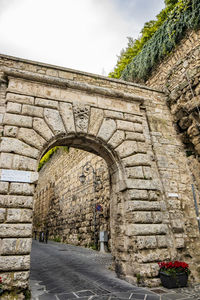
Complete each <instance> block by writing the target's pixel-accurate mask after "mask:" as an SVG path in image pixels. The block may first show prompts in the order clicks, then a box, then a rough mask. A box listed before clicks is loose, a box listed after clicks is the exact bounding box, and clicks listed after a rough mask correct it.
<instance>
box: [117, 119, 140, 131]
mask: <svg viewBox="0 0 200 300" xmlns="http://www.w3.org/2000/svg"><path fill="white" fill-rule="evenodd" d="M116 122H117V129H120V130H126V131H135V124H134V123H132V122H129V121H123V120H117V121H116Z"/></svg>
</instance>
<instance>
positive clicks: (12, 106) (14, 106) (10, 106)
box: [6, 102, 22, 114]
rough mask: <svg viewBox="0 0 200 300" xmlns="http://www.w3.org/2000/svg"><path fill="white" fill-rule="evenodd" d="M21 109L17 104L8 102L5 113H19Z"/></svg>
mask: <svg viewBox="0 0 200 300" xmlns="http://www.w3.org/2000/svg"><path fill="white" fill-rule="evenodd" d="M21 109H22V105H21V104H19V103H14V102H8V103H7V108H6V111H7V112H10V113H16V114H18V113H20V112H21Z"/></svg>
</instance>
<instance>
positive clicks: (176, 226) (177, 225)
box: [171, 219, 184, 233]
mask: <svg viewBox="0 0 200 300" xmlns="http://www.w3.org/2000/svg"><path fill="white" fill-rule="evenodd" d="M171 224H172V230H173V232H174V233H182V232H184V223H183V220H180V219H178V220H177V219H176V220H171Z"/></svg>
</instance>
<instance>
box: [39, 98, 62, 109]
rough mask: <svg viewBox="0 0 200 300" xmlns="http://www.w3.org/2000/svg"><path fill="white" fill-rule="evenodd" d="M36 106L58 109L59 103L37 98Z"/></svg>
mask: <svg viewBox="0 0 200 300" xmlns="http://www.w3.org/2000/svg"><path fill="white" fill-rule="evenodd" d="M35 105H37V106H41V107H49V108H56V109H58V101H53V100H48V99H42V98H36V99H35Z"/></svg>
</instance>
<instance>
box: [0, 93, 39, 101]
mask: <svg viewBox="0 0 200 300" xmlns="http://www.w3.org/2000/svg"><path fill="white" fill-rule="evenodd" d="M6 100H9V101H13V102H15V103H16V102H17V103H25V104H34V97H29V96H24V95H17V94H12V93H7V95H6Z"/></svg>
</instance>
